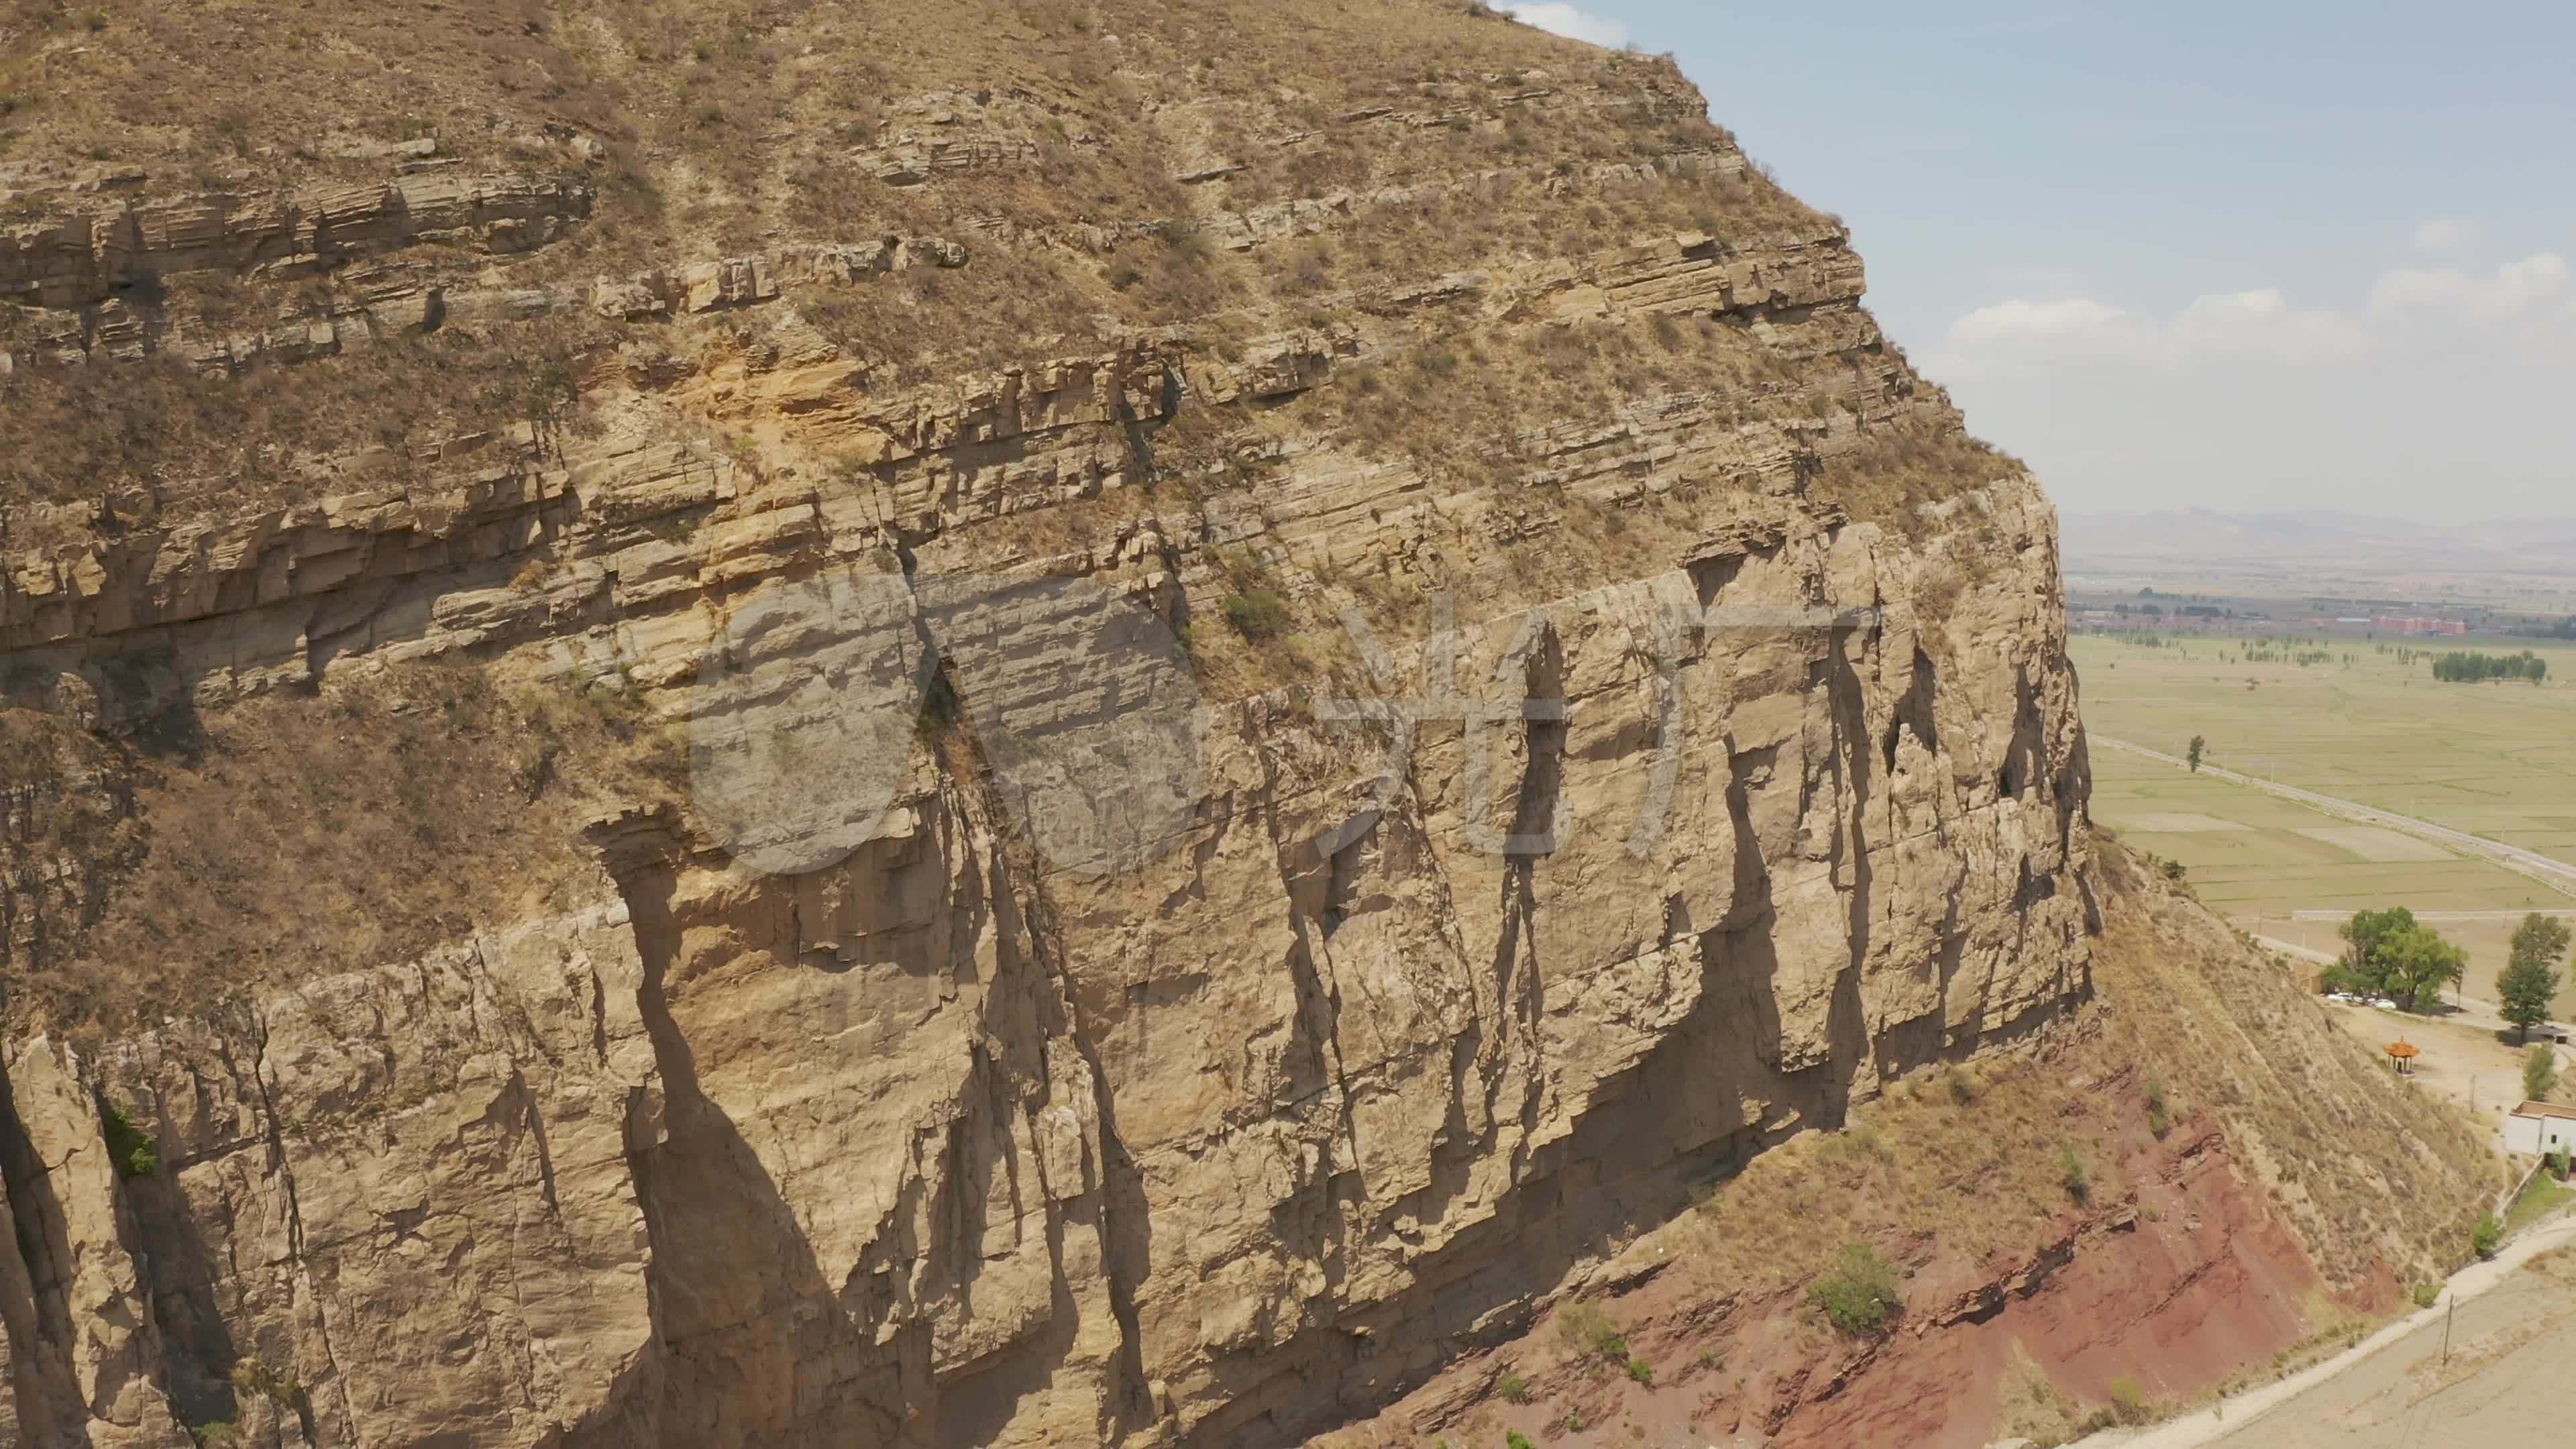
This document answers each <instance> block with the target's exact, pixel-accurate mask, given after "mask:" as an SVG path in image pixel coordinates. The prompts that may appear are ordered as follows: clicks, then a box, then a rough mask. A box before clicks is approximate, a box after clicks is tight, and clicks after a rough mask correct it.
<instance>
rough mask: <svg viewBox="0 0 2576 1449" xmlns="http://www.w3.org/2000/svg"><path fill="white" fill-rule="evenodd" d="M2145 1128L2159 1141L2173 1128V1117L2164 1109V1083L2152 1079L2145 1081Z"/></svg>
mask: <svg viewBox="0 0 2576 1449" xmlns="http://www.w3.org/2000/svg"><path fill="white" fill-rule="evenodd" d="M2147 1130H2148V1131H2150V1132H2152V1133H2154V1134H2156V1140H2158V1141H2160V1142H2161V1141H2163V1140H2164V1135H2165V1134H2166V1133H2168V1132H2170V1131H2172V1130H2173V1118H2172V1116H2171V1115H2170V1114H2169V1113H2168V1112H2167V1111H2166V1110H2165V1084H2164V1083H2163V1082H2160V1081H2156V1080H2153V1079H2150V1080H2149V1081H2148V1082H2147Z"/></svg>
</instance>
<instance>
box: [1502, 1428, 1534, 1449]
mask: <svg viewBox="0 0 2576 1449" xmlns="http://www.w3.org/2000/svg"><path fill="white" fill-rule="evenodd" d="M1503 1449H1538V1446H1537V1445H1535V1444H1532V1443H1531V1442H1530V1437H1529V1436H1528V1435H1527V1434H1524V1433H1522V1432H1521V1431H1520V1430H1518V1429H1509V1430H1505V1431H1504V1433H1503Z"/></svg>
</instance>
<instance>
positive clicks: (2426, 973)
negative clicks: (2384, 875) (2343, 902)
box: [2325, 906, 2469, 1011]
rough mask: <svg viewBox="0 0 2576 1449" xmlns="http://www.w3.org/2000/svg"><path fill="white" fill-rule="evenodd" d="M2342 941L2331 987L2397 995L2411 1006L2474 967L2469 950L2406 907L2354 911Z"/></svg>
mask: <svg viewBox="0 0 2576 1449" xmlns="http://www.w3.org/2000/svg"><path fill="white" fill-rule="evenodd" d="M2343 943H2344V951H2343V959H2342V960H2340V961H2338V962H2336V963H2335V964H2333V965H2332V966H2329V967H2327V968H2326V970H2325V985H2326V990H2328V991H2349V992H2353V993H2355V994H2356V995H2361V996H2393V997H2396V998H2397V999H2398V1001H2399V1002H2400V1003H2402V1004H2403V1005H2404V1006H2405V1008H2406V1009H2407V1010H2408V1011H2413V1010H2414V1009H2415V1003H2416V1001H2417V999H2418V998H2420V997H2422V996H2423V995H2424V994H2425V993H2427V992H2431V993H2433V994H2435V995H2439V994H2440V993H2441V990H2442V988H2443V987H2445V986H2448V985H2450V984H2451V983H2452V982H2454V981H2457V980H2459V979H2460V978H2461V977H2462V976H2463V975H2466V974H2467V972H2468V969H2469V958H2468V954H2467V953H2466V952H2464V951H2462V950H2461V949H2460V948H2459V947H2457V946H2455V945H2453V944H2451V943H2450V942H2449V941H2447V940H2444V939H2443V937H2442V933H2441V932H2439V931H2436V930H2434V929H2433V928H2432V927H2430V926H2427V925H2423V924H2420V923H2419V922H2417V921H2416V919H2415V913H2414V912H2413V911H2410V910H2408V909H2406V908H2405V907H2404V906H2399V907H2397V908H2395V909H2393V910H2386V911H2358V912H2355V913H2354V915H2353V918H2352V919H2351V920H2349V921H2346V922H2344V923H2343Z"/></svg>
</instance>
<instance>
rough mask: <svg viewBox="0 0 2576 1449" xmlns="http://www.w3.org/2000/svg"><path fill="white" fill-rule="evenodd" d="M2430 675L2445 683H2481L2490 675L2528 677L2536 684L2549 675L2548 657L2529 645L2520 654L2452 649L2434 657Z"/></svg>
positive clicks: (2491, 676) (2509, 677)
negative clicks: (2540, 654)
mask: <svg viewBox="0 0 2576 1449" xmlns="http://www.w3.org/2000/svg"><path fill="white" fill-rule="evenodd" d="M2433 677H2434V678H2435V679H2438V680H2441V681H2442V682H2443V683H2445V684H2484V683H2486V682H2487V681H2488V680H2491V679H2528V680H2530V681H2531V682H2532V683H2534V684H2538V683H2540V682H2541V681H2542V680H2544V679H2547V678H2548V677H2549V661H2548V660H2546V659H2543V658H2541V657H2540V656H2539V655H2537V654H2534V653H2532V652H2531V651H2530V650H2528V649H2525V650H2524V651H2522V652H2521V653H2520V654H2480V653H2477V652H2475V651H2473V650H2465V651H2455V652H2453V653H2449V654H2443V655H2439V656H2437V657H2435V659H2434V660H2433Z"/></svg>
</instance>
